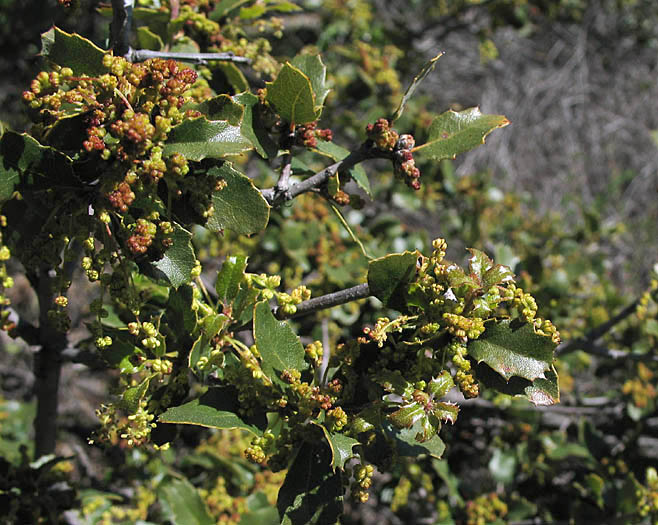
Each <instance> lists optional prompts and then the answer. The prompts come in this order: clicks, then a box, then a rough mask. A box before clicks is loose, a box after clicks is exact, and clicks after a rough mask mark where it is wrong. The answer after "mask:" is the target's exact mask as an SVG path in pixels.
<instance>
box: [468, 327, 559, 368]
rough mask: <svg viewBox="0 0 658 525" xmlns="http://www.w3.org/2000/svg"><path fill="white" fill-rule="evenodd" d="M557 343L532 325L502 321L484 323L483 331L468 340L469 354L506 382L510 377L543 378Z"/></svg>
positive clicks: (551, 360)
mask: <svg viewBox="0 0 658 525" xmlns="http://www.w3.org/2000/svg"><path fill="white" fill-rule="evenodd" d="M556 346H557V345H556V344H555V343H553V342H552V341H551V338H550V337H546V336H542V335H539V334H537V333H535V330H534V328H533V327H532V325H531V324H529V323H519V322H516V321H510V320H504V321H498V322H496V323H489V324H487V325H486V329H485V332H484V334H482V335H481V336H480V338H479V339H476V340H474V341H470V342H469V343H468V354H469V355H470V356H471V357H472V358H473V359H475V360H476V361H477V362H478V363H483V362H484V363H486V364H487V365H489V366H490V367H491V368H493V369H494V370H495V371H496V372H498V373H499V374H500V375H501V376H502V377H503V378H504V379H505V380H506V381H509V380H510V378H512V377H513V376H518V377H522V378H524V379H527V380H528V381H534V380H535V379H538V378H541V379H546V375H545V372H546V371H548V370H550V369H551V365H552V363H553V353H554V350H555V347H556Z"/></svg>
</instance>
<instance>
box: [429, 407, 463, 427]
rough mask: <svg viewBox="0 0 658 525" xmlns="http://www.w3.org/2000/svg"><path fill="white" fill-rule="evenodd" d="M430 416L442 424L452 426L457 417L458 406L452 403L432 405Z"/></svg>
mask: <svg viewBox="0 0 658 525" xmlns="http://www.w3.org/2000/svg"><path fill="white" fill-rule="evenodd" d="M432 414H434V416H435V417H436V418H437V419H439V420H440V421H443V422H444V423H451V424H454V423H455V421H457V416H458V415H459V405H456V404H454V403H448V402H445V403H434V407H433V408H432Z"/></svg>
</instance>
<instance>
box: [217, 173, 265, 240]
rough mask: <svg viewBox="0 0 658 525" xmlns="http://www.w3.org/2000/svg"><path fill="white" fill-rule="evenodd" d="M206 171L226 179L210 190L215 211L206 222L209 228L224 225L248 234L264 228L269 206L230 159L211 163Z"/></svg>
mask: <svg viewBox="0 0 658 525" xmlns="http://www.w3.org/2000/svg"><path fill="white" fill-rule="evenodd" d="M208 174H209V175H213V176H215V177H217V178H220V179H223V180H224V181H225V182H226V186H225V187H224V188H222V189H221V190H219V191H215V192H213V194H212V204H213V208H214V210H215V212H214V213H213V215H212V216H211V217H210V218H209V219H208V222H207V224H206V227H207V228H208V229H209V230H211V231H215V232H217V231H222V230H224V229H228V230H232V231H234V232H236V233H238V234H240V235H251V234H252V233H258V232H259V231H261V230H264V229H265V226H267V222H268V221H269V220H270V206H269V204H267V201H266V200H265V199H264V198H263V196H262V195H261V193H260V191H258V190H257V189H256V187H255V186H254V184H253V182H251V180H250V179H249V178H248V177H246V176H245V175H243V174H242V173H240V172H239V171H237V170H236V169H234V168H233V166H232V165H231V164H230V163H224V164H222V165H221V166H215V167H212V168H211V169H209V170H208Z"/></svg>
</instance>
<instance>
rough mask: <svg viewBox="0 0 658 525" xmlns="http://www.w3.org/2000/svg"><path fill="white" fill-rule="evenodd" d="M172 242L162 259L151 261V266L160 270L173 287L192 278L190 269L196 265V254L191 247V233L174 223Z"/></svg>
mask: <svg viewBox="0 0 658 525" xmlns="http://www.w3.org/2000/svg"><path fill="white" fill-rule="evenodd" d="M172 240H173V241H174V243H173V244H172V245H171V246H170V247H169V248H168V249H167V251H166V252H165V254H164V256H163V257H162V259H160V260H159V261H156V262H154V263H153V267H154V268H155V269H157V270H158V271H159V272H161V273H162V274H163V275H164V277H165V278H166V280H167V281H169V283H170V284H171V285H172V286H173V287H174V288H178V287H179V286H180V285H182V284H185V283H189V282H190V281H191V280H192V270H193V269H194V267H195V265H196V256H195V255H194V248H192V243H191V242H190V241H191V240H192V234H191V233H190V232H188V231H187V230H185V229H184V228H182V227H181V226H180V225H178V224H176V223H174V234H173V235H172Z"/></svg>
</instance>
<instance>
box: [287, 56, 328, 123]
mask: <svg viewBox="0 0 658 525" xmlns="http://www.w3.org/2000/svg"><path fill="white" fill-rule="evenodd" d="M292 65H293V66H295V67H296V68H297V69H299V70H300V71H301V72H302V73H304V74H305V75H306V76H307V77H308V79H309V80H310V81H311V88H312V89H313V98H314V100H315V112H316V113H317V116H318V118H319V116H320V114H321V113H322V106H323V105H324V100H325V99H326V98H327V95H328V94H329V91H330V90H329V88H328V87H327V67H326V66H325V65H324V64H323V63H322V59H321V58H320V55H297V56H296V57H295V58H293V60H292Z"/></svg>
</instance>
